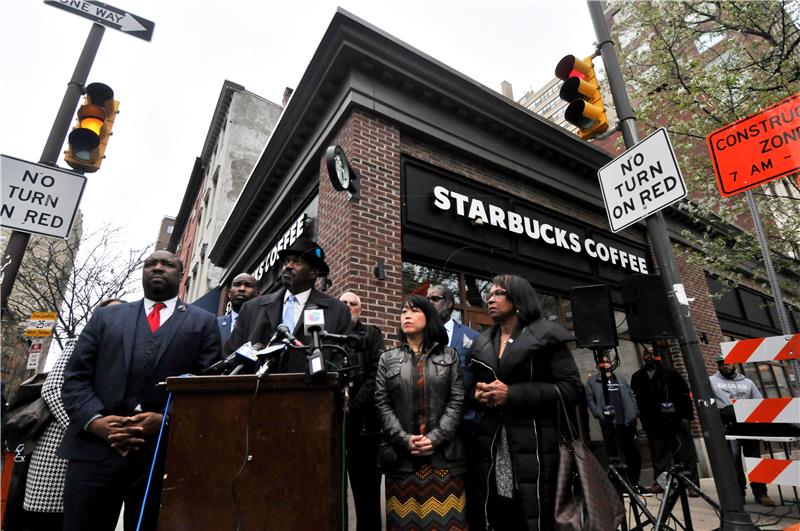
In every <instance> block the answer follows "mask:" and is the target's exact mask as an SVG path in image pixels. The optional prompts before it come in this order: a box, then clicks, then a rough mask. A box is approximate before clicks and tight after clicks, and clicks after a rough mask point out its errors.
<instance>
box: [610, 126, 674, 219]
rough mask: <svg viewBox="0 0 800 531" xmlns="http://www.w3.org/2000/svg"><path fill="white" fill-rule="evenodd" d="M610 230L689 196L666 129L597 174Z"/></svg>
mask: <svg viewBox="0 0 800 531" xmlns="http://www.w3.org/2000/svg"><path fill="white" fill-rule="evenodd" d="M597 177H598V178H599V179H600V189H601V190H602V192H603V201H604V202H605V204H606V214H608V223H609V225H610V226H611V230H612V231H614V232H619V231H621V230H622V229H624V228H625V227H628V226H630V225H633V224H634V223H636V222H637V221H639V220H640V219H643V218H646V217H647V216H649V215H651V214H654V213H656V212H658V211H659V210H661V209H662V208H665V207H667V206H669V205H671V204H672V203H675V202H676V201H680V200H681V199H683V198H684V197H686V185H685V184H684V182H683V176H682V175H681V171H680V169H679V168H678V161H677V160H676V158H675V152H674V151H673V150H672V144H671V143H670V141H669V137H668V136H667V130H666V129H664V128H663V127H662V128H660V129H656V131H655V132H654V133H653V134H651V135H650V136H648V137H647V138H645V139H644V140H642V141H641V142H639V143H638V144H636V145H635V146H633V147H632V148H630V149H629V150H628V151H626V152H625V153H623V154H622V155H620V156H619V157H617V158H615V159H614V160H612V161H611V162H609V163H608V164H606V165H605V166H603V167H602V168H600V169H599V170H598V171H597Z"/></svg>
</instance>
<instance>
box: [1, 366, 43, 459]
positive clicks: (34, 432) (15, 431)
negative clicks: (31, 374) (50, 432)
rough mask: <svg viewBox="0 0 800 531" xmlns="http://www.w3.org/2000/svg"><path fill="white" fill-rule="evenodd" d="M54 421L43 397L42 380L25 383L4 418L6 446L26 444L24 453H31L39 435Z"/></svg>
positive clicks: (14, 446) (12, 446) (13, 446)
mask: <svg viewBox="0 0 800 531" xmlns="http://www.w3.org/2000/svg"><path fill="white" fill-rule="evenodd" d="M42 380H43V379H42ZM52 421H53V413H52V412H51V411H50V406H48V405H47V402H45V401H44V398H42V381H38V382H36V381H33V382H31V381H29V382H25V383H23V384H22V385H21V386H20V389H19V391H18V392H17V395H16V396H15V397H14V403H13V404H12V405H11V406H10V407H9V408H8V410H7V411H6V412H5V415H4V418H3V439H4V440H5V442H6V447H7V448H12V449H13V448H16V447H17V446H19V445H20V444H24V445H25V452H24V453H25V454H26V455H27V454H30V453H31V452H32V451H33V448H34V446H35V445H36V440H37V439H38V438H39V435H41V434H42V432H44V430H45V429H46V428H47V427H48V426H49V425H50V423H51V422H52Z"/></svg>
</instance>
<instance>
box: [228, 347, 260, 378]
mask: <svg viewBox="0 0 800 531" xmlns="http://www.w3.org/2000/svg"><path fill="white" fill-rule="evenodd" d="M263 348H264V345H262V344H261V343H251V342H250V341H248V342H247V343H245V344H243V345H242V346H240V347H239V348H237V349H236V351H235V352H234V353H233V354H234V355H235V363H238V365H237V366H236V368H235V369H233V371H231V375H234V374H238V373H239V372H241V371H242V369H247V370H248V371H254V370H255V369H256V367H257V366H258V351H259V350H261V349H263Z"/></svg>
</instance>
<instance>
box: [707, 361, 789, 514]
mask: <svg viewBox="0 0 800 531" xmlns="http://www.w3.org/2000/svg"><path fill="white" fill-rule="evenodd" d="M709 381H710V382H711V389H712V390H713V391H714V396H715V397H716V403H717V409H718V410H719V416H720V419H721V420H722V424H723V425H724V426H725V433H726V434H729V435H735V434H736V432H737V431H738V429H739V427H740V425H739V423H738V422H736V414H735V413H734V411H733V402H734V401H736V400H743V399H753V398H761V392H760V391H759V390H758V387H756V384H755V383H753V380H751V379H750V378H748V377H746V376H745V375H744V374H739V373H738V372H736V366H735V365H726V364H725V358H723V357H722V356H719V357H717V372H715V373H714V374H712V375H711V376H710V377H709ZM728 445H729V448H730V450H731V455H732V456H733V465H734V466H735V467H736V478H737V479H738V481H739V488H740V489H741V490H742V498H744V496H745V487H746V484H747V480H746V477H745V473H744V467H743V466H742V456H741V454H742V453H744V456H745V457H761V441H758V440H753V439H737V440H733V441H729V442H728ZM750 490H752V491H753V497H754V498H755V500H756V503H758V504H760V505H763V506H765V507H775V500H773V499H772V498H770V497H769V495H768V494H767V485H766V484H764V483H757V482H751V483H750Z"/></svg>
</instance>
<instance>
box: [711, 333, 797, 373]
mask: <svg viewBox="0 0 800 531" xmlns="http://www.w3.org/2000/svg"><path fill="white" fill-rule="evenodd" d="M720 349H721V351H722V356H723V357H724V358H725V363H726V364H727V365H731V364H733V363H751V362H755V361H781V360H797V359H800V334H793V335H789V336H772V337H758V338H755V339H740V340H739V341H728V342H725V343H720Z"/></svg>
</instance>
